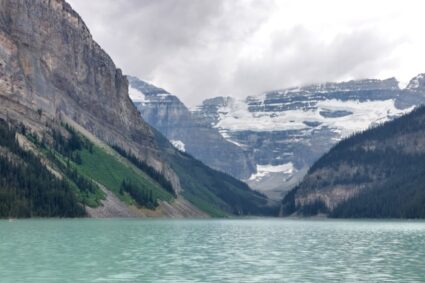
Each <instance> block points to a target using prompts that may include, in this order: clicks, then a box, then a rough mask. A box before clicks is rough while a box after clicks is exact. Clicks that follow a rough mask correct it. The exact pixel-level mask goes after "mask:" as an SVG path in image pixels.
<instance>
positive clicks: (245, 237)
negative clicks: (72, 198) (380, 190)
mask: <svg viewBox="0 0 425 283" xmlns="http://www.w3.org/2000/svg"><path fill="white" fill-rule="evenodd" d="M0 282H43V283H44V282H425V222H412V221H410V222H400V221H331V220H278V219H253V220H249V219H246V220H245V219H244V220H121V219H112V220H89V219H85V220H18V221H15V222H11V223H10V222H8V221H0Z"/></svg>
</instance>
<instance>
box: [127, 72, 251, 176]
mask: <svg viewBox="0 0 425 283" xmlns="http://www.w3.org/2000/svg"><path fill="white" fill-rule="evenodd" d="M129 82H130V86H131V89H130V90H131V91H130V94H133V102H134V104H135V105H136V107H137V109H138V110H139V111H140V113H141V115H142V117H143V119H144V120H145V121H146V122H147V123H149V124H150V125H152V126H153V127H154V128H156V129H157V130H159V131H160V132H161V133H162V134H163V135H165V136H166V137H167V138H168V139H169V140H170V141H171V142H172V143H173V144H174V145H176V146H177V147H179V148H180V149H181V150H184V151H186V152H187V153H190V154H191V155H193V156H195V157H196V158H197V159H199V160H201V161H202V162H204V163H205V164H207V165H208V166H210V167H212V168H214V169H216V170H220V171H222V172H225V173H227V174H230V175H232V176H234V177H236V178H239V179H247V178H249V176H251V175H252V174H253V173H254V172H255V164H254V163H253V160H252V159H250V158H249V156H248V155H247V154H246V153H245V152H244V150H243V149H242V148H241V147H239V146H237V145H235V144H233V143H231V142H229V141H227V140H226V139H224V138H223V137H222V136H221V135H220V133H219V132H218V131H217V130H216V129H213V128H211V127H204V126H203V125H202V124H200V123H198V121H197V120H196V119H194V117H192V113H191V112H190V111H189V109H188V108H187V107H186V106H185V105H184V104H183V103H182V102H181V101H180V100H179V99H178V98H177V97H176V96H174V95H171V94H170V93H168V92H167V91H165V90H163V89H161V88H157V87H155V86H153V85H150V84H147V83H145V82H143V81H141V80H139V79H137V78H135V77H129Z"/></svg>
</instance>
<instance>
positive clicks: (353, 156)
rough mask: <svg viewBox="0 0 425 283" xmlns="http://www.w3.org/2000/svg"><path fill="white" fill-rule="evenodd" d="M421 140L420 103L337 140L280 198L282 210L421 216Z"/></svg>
mask: <svg viewBox="0 0 425 283" xmlns="http://www.w3.org/2000/svg"><path fill="white" fill-rule="evenodd" d="M421 82H422V83H423V79H422V80H421ZM424 141H425V107H423V106H422V107H420V108H417V109H415V110H414V111H413V112H411V113H410V114H407V115H405V116H403V117H401V118H398V119H396V120H394V121H391V122H387V123H385V124H383V125H380V126H378V127H375V128H372V129H370V130H367V131H365V132H363V133H360V134H356V135H354V136H352V137H350V138H348V139H345V140H343V141H341V142H340V143H338V144H337V145H336V146H335V147H333V148H332V149H331V150H330V151H329V152H328V153H327V154H325V155H324V156H323V157H321V158H320V159H319V160H318V161H317V162H316V163H315V164H314V165H313V166H312V167H311V168H310V170H309V172H308V174H307V176H306V177H305V178H304V180H303V181H302V182H301V183H300V184H299V185H298V186H297V187H296V188H295V189H293V190H292V191H291V192H290V193H289V194H288V195H287V196H286V197H285V199H284V200H283V209H282V212H283V214H285V215H291V214H300V215H316V214H320V213H324V214H328V215H329V216H331V217H344V218H347V217H348V218H350V217H355V218H369V217H370V218H384V217H386V218H424V217H425V187H424V184H425V147H424Z"/></svg>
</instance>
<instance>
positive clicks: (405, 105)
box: [192, 75, 425, 198]
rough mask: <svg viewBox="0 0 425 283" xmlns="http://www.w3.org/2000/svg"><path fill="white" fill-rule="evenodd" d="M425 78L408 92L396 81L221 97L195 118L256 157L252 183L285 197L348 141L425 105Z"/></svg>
mask: <svg viewBox="0 0 425 283" xmlns="http://www.w3.org/2000/svg"><path fill="white" fill-rule="evenodd" d="M422 77H423V76H421V75H419V76H418V77H416V78H414V79H412V81H411V83H410V84H409V85H408V87H407V88H406V89H400V88H399V86H398V82H397V81H396V80H395V79H393V78H392V79H387V80H372V79H369V80H358V81H349V82H342V83H324V84H316V85H310V86H305V87H299V88H290V89H283V90H277V91H270V92H266V93H264V94H262V95H259V96H253V97H248V98H246V99H244V100H237V99H234V98H230V97H217V98H213V99H208V100H205V101H204V102H203V104H202V105H200V106H199V107H197V108H196V109H195V110H194V112H193V113H192V114H193V116H194V117H195V119H196V120H197V121H199V122H200V123H201V124H202V125H203V126H204V127H205V128H212V129H216V130H218V131H219V132H220V133H221V134H222V136H223V137H224V138H225V139H227V140H229V141H231V142H233V143H234V144H237V145H239V146H240V147H241V148H243V149H244V151H245V152H247V153H248V154H249V156H251V158H252V159H253V160H254V162H255V164H256V167H257V168H256V169H257V170H256V173H254V174H252V175H251V176H250V177H249V178H247V179H246V181H247V182H248V184H249V185H250V186H252V187H253V188H255V189H257V190H259V191H261V192H264V193H266V194H268V196H270V197H272V198H279V196H282V194H284V193H285V192H286V191H288V190H289V189H291V188H292V187H293V186H294V185H296V184H297V183H298V182H299V181H300V180H301V178H302V177H303V175H304V174H305V173H306V171H307V170H308V168H309V167H310V166H311V165H312V164H313V162H314V161H316V160H317V159H318V158H319V157H320V156H321V155H322V154H324V153H325V152H327V151H328V150H329V149H330V148H331V147H332V145H334V144H336V143H337V142H338V141H340V140H341V139H343V138H344V137H347V136H349V135H351V134H352V133H354V132H358V131H362V130H365V129H367V128H368V127H370V126H373V125H376V124H378V123H382V122H385V121H388V120H391V119H394V118H395V117H399V116H400V115H402V114H405V113H408V112H409V111H411V110H412V109H413V108H414V107H415V106H417V105H420V104H422V103H424V102H425V95H424V94H425V88H424V87H423V85H422V82H423V79H422Z"/></svg>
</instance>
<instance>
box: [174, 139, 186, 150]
mask: <svg viewBox="0 0 425 283" xmlns="http://www.w3.org/2000/svg"><path fill="white" fill-rule="evenodd" d="M170 142H171V144H172V145H173V146H174V147H175V148H177V149H178V150H180V151H183V152H186V148H185V144H184V143H183V142H182V141H181V140H171V141H170Z"/></svg>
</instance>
